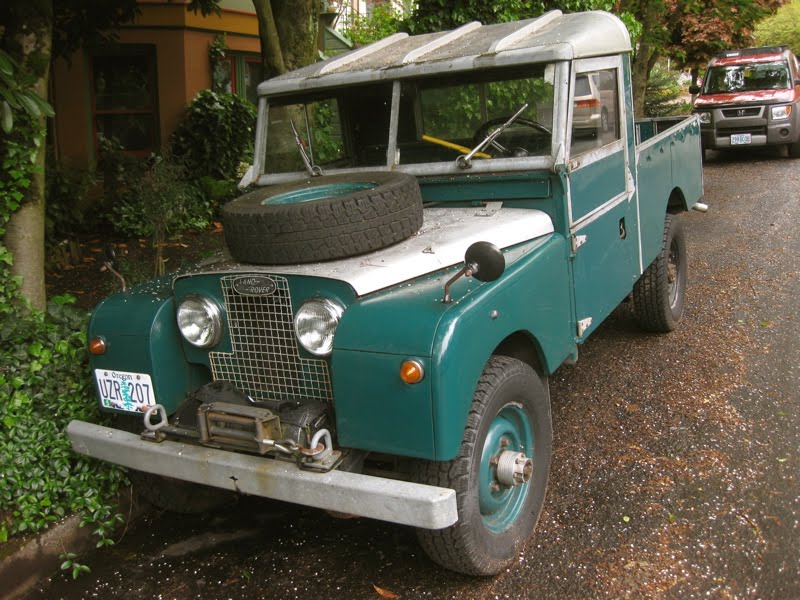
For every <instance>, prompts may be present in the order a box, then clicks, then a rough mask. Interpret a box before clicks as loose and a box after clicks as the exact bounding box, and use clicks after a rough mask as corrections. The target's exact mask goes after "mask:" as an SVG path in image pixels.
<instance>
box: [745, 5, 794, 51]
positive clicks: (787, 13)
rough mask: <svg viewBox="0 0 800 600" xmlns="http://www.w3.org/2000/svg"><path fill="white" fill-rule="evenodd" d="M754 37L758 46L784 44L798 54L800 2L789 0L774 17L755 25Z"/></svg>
mask: <svg viewBox="0 0 800 600" xmlns="http://www.w3.org/2000/svg"><path fill="white" fill-rule="evenodd" d="M755 36H756V43H757V44H758V45H759V46H782V45H784V44H785V45H787V46H789V48H791V49H792V52H794V53H795V54H800V0H790V1H789V2H788V3H787V4H785V5H784V6H782V7H781V8H780V9H778V12H777V13H775V15H774V16H772V17H769V18H767V19H764V20H763V21H761V22H760V23H759V24H758V25H756V30H755Z"/></svg>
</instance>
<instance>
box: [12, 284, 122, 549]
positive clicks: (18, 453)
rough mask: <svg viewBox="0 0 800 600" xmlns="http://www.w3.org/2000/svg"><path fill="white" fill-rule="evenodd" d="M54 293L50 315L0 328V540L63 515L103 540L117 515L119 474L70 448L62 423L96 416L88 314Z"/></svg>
mask: <svg viewBox="0 0 800 600" xmlns="http://www.w3.org/2000/svg"><path fill="white" fill-rule="evenodd" d="M73 301H74V299H71V298H66V297H56V298H53V299H52V300H51V302H50V303H49V304H48V310H47V313H45V314H42V313H28V314H25V315H18V318H16V319H5V320H4V321H3V323H2V326H0V397H2V398H4V401H3V402H0V506H2V507H3V508H4V510H5V511H7V512H6V513H5V515H4V518H5V521H4V522H0V541H4V540H5V539H7V537H8V536H9V534H10V535H14V534H17V533H22V532H33V533H35V532H38V531H41V530H43V529H45V528H47V527H48V526H49V524H50V523H52V522H53V521H56V520H58V519H60V518H61V517H63V516H65V515H66V514H67V513H71V512H79V513H81V514H82V515H83V520H84V522H86V523H94V524H95V525H96V526H97V529H96V531H95V533H96V534H98V535H99V536H100V538H101V541H100V543H99V544H98V545H101V544H107V543H110V540H108V539H107V538H106V535H107V534H109V533H110V532H111V530H112V529H113V527H114V526H115V525H116V524H117V523H118V522H119V521H120V520H121V519H122V516H121V515H118V514H116V512H115V510H114V506H115V504H114V503H115V500H116V496H117V492H118V491H119V487H120V485H121V484H122V483H123V481H124V474H123V473H124V472H123V471H122V470H121V469H119V468H117V467H114V466H112V465H108V464H104V463H97V462H95V461H92V460H90V459H88V458H86V457H81V456H79V455H77V454H74V453H73V452H72V450H71V448H70V444H69V440H68V439H67V437H66V435H64V429H65V428H66V426H67V424H68V423H69V422H70V421H71V420H72V419H82V420H89V421H94V422H97V421H99V420H100V415H99V412H98V409H97V402H96V400H95V399H94V393H93V389H92V384H91V376H90V373H89V368H88V357H87V351H86V334H85V333H84V331H85V329H86V324H87V323H86V322H87V315H86V314H85V313H82V312H80V311H78V310H76V309H74V308H72V307H71V306H69V304H70V303H71V302H73Z"/></svg>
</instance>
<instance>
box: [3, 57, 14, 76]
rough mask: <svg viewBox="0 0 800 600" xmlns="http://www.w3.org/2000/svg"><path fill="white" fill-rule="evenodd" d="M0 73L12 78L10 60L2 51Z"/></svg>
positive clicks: (12, 71)
mask: <svg viewBox="0 0 800 600" xmlns="http://www.w3.org/2000/svg"><path fill="white" fill-rule="evenodd" d="M0 73H2V74H3V75H8V76H9V77H13V76H14V65H13V64H11V58H10V57H9V56H8V55H7V54H6V53H5V52H2V51H0Z"/></svg>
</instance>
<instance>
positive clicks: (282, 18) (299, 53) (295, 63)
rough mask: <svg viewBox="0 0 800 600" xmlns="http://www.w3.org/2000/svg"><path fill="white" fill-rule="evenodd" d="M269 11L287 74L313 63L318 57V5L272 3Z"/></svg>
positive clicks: (296, 0)
mask: <svg viewBox="0 0 800 600" xmlns="http://www.w3.org/2000/svg"><path fill="white" fill-rule="evenodd" d="M272 10H273V14H274V15H275V23H276V25H277V27H278V36H279V37H280V40H281V48H282V49H283V61H284V63H285V64H286V68H287V69H288V70H289V71H291V70H293V69H299V68H300V67H305V66H306V65H310V64H311V63H313V62H316V61H317V59H318V57H319V46H318V45H317V44H318V42H317V34H318V32H319V2H318V1H317V0H272Z"/></svg>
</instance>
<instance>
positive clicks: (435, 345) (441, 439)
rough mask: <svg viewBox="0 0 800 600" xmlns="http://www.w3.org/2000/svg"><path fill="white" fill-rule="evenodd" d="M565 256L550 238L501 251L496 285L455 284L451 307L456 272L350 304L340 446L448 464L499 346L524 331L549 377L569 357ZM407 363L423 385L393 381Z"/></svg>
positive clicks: (338, 351) (338, 390)
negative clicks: (448, 299) (421, 372)
mask: <svg viewBox="0 0 800 600" xmlns="http://www.w3.org/2000/svg"><path fill="white" fill-rule="evenodd" d="M568 256H569V248H568V244H567V242H566V240H565V239H564V237H563V236H561V235H559V234H551V235H548V236H545V237H543V238H539V239H537V240H533V241H531V242H527V243H524V244H520V245H519V246H517V247H516V248H514V249H512V250H510V251H509V252H507V253H506V258H507V262H509V263H510V265H509V266H508V268H507V269H506V272H505V273H504V274H503V276H502V277H501V281H502V285H495V283H481V282H478V281H476V280H473V279H466V278H462V279H460V280H459V281H458V282H456V284H454V285H453V288H452V290H451V291H452V294H453V298H454V299H455V301H454V302H453V303H451V304H443V303H442V301H441V299H442V293H443V288H444V283H445V282H446V281H447V279H449V278H450V277H451V276H452V274H453V272H455V270H448V271H447V272H445V273H440V274H437V275H434V276H430V277H429V278H427V279H426V280H424V281H417V282H416V283H415V285H414V286H413V288H409V287H407V286H402V285H401V286H399V287H397V288H393V289H392V290H388V291H386V292H383V293H380V294H376V295H375V296H372V297H369V298H366V299H364V300H363V301H362V302H358V303H356V304H355V305H353V306H350V307H349V308H348V310H347V311H346V312H345V315H344V317H343V319H342V322H341V323H340V325H339V330H338V331H337V335H336V342H335V347H334V352H333V356H332V372H333V392H334V398H335V404H336V421H337V429H338V431H339V441H340V443H341V444H342V445H344V446H348V447H353V448H361V449H365V450H371V451H377V452H388V453H392V454H398V455H402V456H414V457H419V458H426V459H431V460H449V459H450V458H452V457H453V456H455V454H456V453H457V451H458V447H459V445H460V444H461V438H462V435H463V431H464V426H465V425H466V419H467V414H468V413H469V407H470V404H471V402H472V395H473V393H474V391H475V386H476V385H477V381H478V378H479V377H480V374H481V371H482V370H483V366H484V365H485V363H486V361H487V360H488V359H489V356H491V353H492V351H493V350H494V349H495V348H496V347H497V346H498V345H499V344H500V342H502V341H503V340H504V339H505V338H506V337H508V336H509V335H511V334H513V333H515V332H517V331H521V330H522V331H525V332H526V333H527V334H528V335H529V336H531V337H532V338H533V339H536V340H538V345H539V349H540V356H541V362H542V365H543V366H544V368H545V370H546V372H547V373H550V372H552V371H553V370H555V369H556V368H557V367H558V366H559V365H560V364H561V363H562V362H563V361H564V360H565V359H566V358H568V357H569V356H571V355H573V354H574V352H575V340H574V337H573V335H572V331H574V323H573V318H572V316H571V312H572V311H571V304H570V296H569V273H568V264H569V260H568ZM494 310H496V311H497V312H498V317H497V318H492V316H491V315H492V311H494ZM367 323H369V324H371V325H370V326H365V324H367ZM350 324H352V327H350V326H349V325H350ZM407 358H414V359H417V360H419V361H420V362H421V363H422V365H423V368H424V369H425V371H426V374H427V375H426V377H425V379H424V380H423V381H422V382H420V383H418V384H415V385H408V384H405V383H403V382H402V381H401V380H400V377H399V372H400V365H401V363H402V361H403V360H405V359H407Z"/></svg>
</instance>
